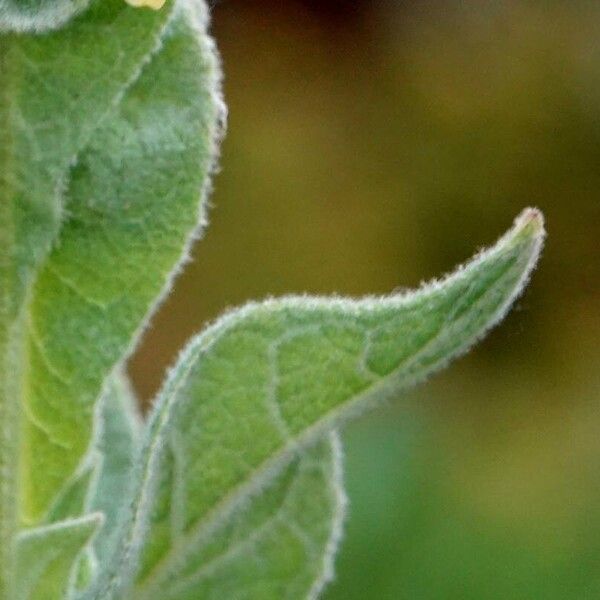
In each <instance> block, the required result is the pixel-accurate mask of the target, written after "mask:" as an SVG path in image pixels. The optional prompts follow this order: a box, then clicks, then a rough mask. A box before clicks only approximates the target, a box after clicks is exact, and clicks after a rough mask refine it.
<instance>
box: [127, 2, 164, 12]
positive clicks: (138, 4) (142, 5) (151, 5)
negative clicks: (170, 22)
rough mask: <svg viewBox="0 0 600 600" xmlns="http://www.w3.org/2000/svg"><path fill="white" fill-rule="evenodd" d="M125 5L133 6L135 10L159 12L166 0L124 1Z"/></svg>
mask: <svg viewBox="0 0 600 600" xmlns="http://www.w3.org/2000/svg"><path fill="white" fill-rule="evenodd" d="M125 2H127V4H130V5H131V6H135V7H136V8H151V9H152V10H159V9H161V8H162V7H163V6H164V5H165V2H166V0H125Z"/></svg>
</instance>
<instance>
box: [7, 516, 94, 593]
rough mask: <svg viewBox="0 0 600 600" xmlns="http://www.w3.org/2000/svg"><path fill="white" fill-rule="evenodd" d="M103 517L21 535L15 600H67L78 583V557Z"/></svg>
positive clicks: (18, 549) (83, 518)
mask: <svg viewBox="0 0 600 600" xmlns="http://www.w3.org/2000/svg"><path fill="white" fill-rule="evenodd" d="M101 522H102V515H99V514H92V515H87V516H86V517H82V518H80V519H72V520H68V521H60V522H58V523H54V524H52V525H47V526H43V527H37V528H35V529H30V530H27V531H24V532H21V533H20V534H19V536H18V537H17V540H16V546H17V548H16V562H17V565H16V569H15V587H14V593H13V595H11V598H12V599H13V600H64V599H65V598H68V597H69V595H68V594H69V590H70V589H72V587H73V586H74V584H75V579H74V578H75V569H74V566H75V564H76V560H77V557H78V556H79V555H80V553H81V551H82V550H83V549H84V548H85V546H86V544H87V543H88V542H89V541H90V539H91V537H92V535H93V534H94V532H95V531H96V530H97V529H98V527H99V525H100V523H101Z"/></svg>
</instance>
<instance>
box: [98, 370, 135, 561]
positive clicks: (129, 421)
mask: <svg viewBox="0 0 600 600" xmlns="http://www.w3.org/2000/svg"><path fill="white" fill-rule="evenodd" d="M96 423H97V426H98V429H99V431H98V432H97V434H96V437H97V439H96V442H95V444H94V446H95V449H96V451H97V452H98V454H99V456H100V468H99V472H98V476H97V479H96V482H95V485H94V487H93V489H92V498H91V500H90V502H89V505H88V508H89V510H91V511H94V512H101V513H102V514H103V515H104V524H103V526H102V528H101V529H100V531H99V532H98V535H96V537H95V538H94V549H95V551H96V556H97V558H98V562H100V563H103V562H105V559H106V558H107V557H108V556H109V554H110V550H111V548H112V546H113V540H114V538H115V534H116V533H118V531H117V526H118V524H119V522H120V521H121V517H122V511H123V510H124V508H125V503H126V500H127V499H128V498H130V497H131V494H130V492H131V489H130V488H131V485H132V467H133V460H134V457H135V455H136V453H137V451H138V450H139V440H140V434H141V428H142V421H141V418H140V415H139V414H138V411H137V407H136V402H135V398H134V396H133V392H132V390H131V388H130V386H129V382H128V381H127V380H126V378H125V376H124V375H120V376H117V377H113V378H111V380H110V381H109V385H108V386H107V389H106V392H105V393H104V396H103V398H102V400H101V402H100V406H99V418H98V419H97V421H96Z"/></svg>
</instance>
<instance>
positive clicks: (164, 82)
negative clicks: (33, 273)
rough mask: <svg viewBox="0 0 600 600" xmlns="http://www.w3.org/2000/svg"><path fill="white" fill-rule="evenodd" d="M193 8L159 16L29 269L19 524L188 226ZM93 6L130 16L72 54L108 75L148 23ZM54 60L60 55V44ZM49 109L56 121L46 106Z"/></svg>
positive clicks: (40, 503)
mask: <svg viewBox="0 0 600 600" xmlns="http://www.w3.org/2000/svg"><path fill="white" fill-rule="evenodd" d="M108 4H111V2H109V3H108ZM123 6H125V5H123ZM202 7H203V5H198V4H196V3H193V2H187V0H184V1H182V2H179V3H178V4H177V5H176V6H175V7H174V8H173V9H172V12H173V16H172V17H171V20H170V21H169V23H168V25H167V27H166V29H165V30H164V31H163V32H162V33H161V35H162V37H161V47H160V51H159V52H155V53H154V54H153V55H152V59H151V60H150V62H149V63H147V64H144V65H143V69H142V70H141V73H138V74H137V75H138V76H137V79H136V80H135V82H134V83H133V84H131V86H130V87H127V89H126V90H125V91H124V92H123V94H122V96H121V97H120V98H119V102H118V103H117V104H114V105H111V106H110V110H108V108H107V110H108V114H106V115H105V116H104V118H103V119H102V120H101V122H99V123H97V124H96V126H95V129H94V131H93V135H90V137H89V139H87V140H86V141H85V145H84V146H83V147H82V148H81V150H80V152H79V155H78V158H77V161H76V163H75V164H73V165H72V166H71V168H70V173H69V178H68V185H67V186H66V188H65V189H64V193H63V197H64V213H65V218H64V219H63V221H62V223H61V228H60V233H59V237H58V240H57V242H56V244H55V246H54V247H53V248H52V251H51V252H50V254H49V255H48V256H47V258H45V260H44V261H42V263H41V265H40V268H39V272H38V274H37V277H36V279H35V282H34V285H33V289H32V291H31V294H30V298H31V299H30V303H29V307H28V309H29V310H28V314H27V336H26V353H27V358H28V368H27V377H26V379H25V383H24V390H23V404H24V416H25V422H24V426H23V435H22V441H21V452H20V456H21V475H22V489H21V508H22V518H23V520H24V521H25V522H26V523H28V522H38V521H39V520H42V519H47V518H48V514H49V513H48V510H49V508H50V507H51V506H52V505H53V503H54V502H55V501H56V498H57V495H58V494H60V492H61V489H62V488H63V486H64V485H65V483H66V482H67V481H68V479H69V478H70V477H71V476H72V475H73V473H74V472H75V471H76V470H77V469H78V467H79V465H80V463H81V461H82V459H83V457H84V455H85V452H86V450H87V449H88V447H89V445H90V441H91V437H92V421H93V413H94V404H95V402H96V400H97V398H98V397H99V395H100V393H101V390H102V386H103V384H104V382H105V380H106V377H107V375H108V374H109V373H110V372H111V370H112V369H114V368H115V365H117V364H118V363H119V362H120V361H122V360H123V358H124V357H125V356H126V354H127V353H128V352H129V350H130V349H131V348H132V346H133V344H134V343H135V340H136V338H137V335H138V333H139V331H140V328H141V327H142V325H143V323H144V322H145V319H146V318H147V316H148V314H149V312H150V311H151V310H152V309H153V307H154V306H155V302H156V298H157V296H160V295H161V292H164V291H165V290H166V289H167V288H168V286H169V281H170V277H171V274H172V271H173V268H174V267H175V266H176V265H177V264H178V262H179V261H180V260H181V258H182V256H184V255H185V252H186V249H187V245H188V244H189V242H190V239H191V236H192V234H193V233H194V232H195V231H196V229H197V226H198V222H199V220H201V212H199V206H200V198H201V196H203V190H204V189H205V188H206V185H207V178H208V173H209V172H210V170H211V168H212V162H213V159H214V153H215V140H216V137H217V135H218V130H219V119H220V111H221V108H220V99H219V96H218V78H219V75H218V68H217V64H216V59H215V56H214V51H213V47H212V43H211V41H210V40H209V39H208V37H207V35H206V33H205V27H206V15H205V14H204V11H203V9H202ZM90 10H92V9H90ZM105 10H106V11H107V12H106V13H105V12H104V11H105ZM111 10H112V12H110V11H111ZM95 11H96V12H97V13H99V14H101V15H102V17H103V19H109V20H110V23H112V22H113V21H116V22H119V19H120V14H121V12H127V13H128V14H129V13H130V12H132V13H134V14H135V15H137V16H138V18H140V19H141V21H140V23H136V24H135V25H132V26H131V28H130V29H126V28H124V29H120V30H118V31H114V32H113V30H112V28H109V29H108V30H107V29H106V28H104V27H100V31H97V30H96V29H95V28H93V32H94V35H92V36H91V37H90V39H89V41H88V42H87V44H88V45H87V46H85V47H84V48H82V49H81V50H82V52H84V56H86V57H87V56H90V55H92V54H94V59H93V60H92V64H93V62H94V61H95V60H101V61H102V64H105V65H110V64H111V63H112V64H114V63H116V66H114V68H116V69H117V70H118V66H119V63H120V61H121V60H129V51H130V46H131V44H133V43H134V41H135V42H139V41H140V40H139V39H138V36H141V35H144V36H148V37H151V33H152V31H151V30H149V29H148V28H149V23H153V21H148V19H149V18H150V17H147V16H145V15H147V13H148V11H139V10H138V11H136V10H135V9H133V8H131V7H125V8H124V9H123V10H121V9H120V8H119V9H118V10H115V9H114V6H111V7H104V5H102V6H100V5H98V6H96V8H95ZM168 12H169V11H167V14H168ZM86 15H87V13H86ZM90 18H91V17H90ZM97 18H100V17H99V16H98V17H97ZM113 33H114V35H115V39H114V40H113V42H112V43H113V44H114V45H116V46H117V48H119V45H120V44H124V45H123V46H122V47H120V48H119V50H118V52H119V53H118V54H117V55H116V56H114V57H112V58H111V57H110V56H102V55H101V56H100V57H97V56H95V55H96V54H97V53H101V52H102V46H100V47H99V48H98V47H96V46H95V42H96V41H98V40H99V39H100V37H101V35H102V36H106V35H111V34H113ZM57 35H58V34H57ZM102 39H104V38H102ZM63 42H65V40H63ZM153 43H154V44H156V40H155V41H154V42H153ZM145 44H146V45H147V42H145ZM71 53H74V50H71V51H70V52H69V53H68V54H69V55H70V54H71ZM120 53H124V56H123V57H122V58H119V57H120ZM60 56H61V60H64V56H65V50H64V48H63V50H62V52H61V54H60ZM143 56H144V60H145V59H146V58H147V54H144V55H143ZM139 58H140V56H138V64H137V66H136V68H137V69H140V68H141V67H142V65H140V64H139ZM38 62H39V61H38ZM73 68H76V66H73ZM82 77H83V73H82ZM106 77H107V78H108V77H111V75H110V72H107V73H106ZM76 83H77V86H78V88H80V87H81V86H82V83H81V80H79V81H77V82H76ZM69 85H71V86H74V85H75V82H73V81H70V83H69ZM101 85H102V80H100V81H98V80H95V79H92V80H91V82H90V84H89V86H91V88H92V89H93V90H96V89H97V87H98V86H101ZM111 85H112V84H111ZM84 89H85V88H84ZM105 95H106V94H105ZM112 97H114V94H113V96H111V98H112ZM52 109H54V110H55V111H56V112H57V113H59V114H61V113H60V111H59V107H58V106H51V107H49V108H48V109H47V110H49V111H50V110H52ZM86 110H88V109H87V108H86ZM63 112H64V111H63ZM80 130H81V127H80V128H79V129H78V138H79V137H81V131H80ZM59 141H60V140H59ZM54 143H58V142H57V140H56V139H54ZM59 147H60V144H59Z"/></svg>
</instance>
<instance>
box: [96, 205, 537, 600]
mask: <svg viewBox="0 0 600 600" xmlns="http://www.w3.org/2000/svg"><path fill="white" fill-rule="evenodd" d="M542 239H543V223H542V217H541V215H540V213H538V212H537V211H535V210H532V209H529V210H527V211H525V212H524V213H523V214H522V215H521V216H520V217H519V218H518V219H517V221H516V223H515V226H514V227H513V229H512V230H510V231H509V232H508V233H507V234H506V235H505V236H504V237H503V238H502V239H500V241H499V242H498V243H497V244H496V245H495V246H494V247H493V248H491V249H490V250H488V251H487V252H484V253H482V254H480V255H478V256H477V257H476V258H475V259H473V260H472V261H471V262H470V263H469V264H467V265H466V266H465V267H462V268H460V269H458V270H457V271H456V272H455V273H454V274H452V275H450V276H449V277H447V278H446V279H444V280H443V281H441V282H434V283H431V284H429V285H425V286H423V287H422V288H421V289H420V290H419V291H417V292H414V293H410V294H398V295H392V296H389V297H383V298H367V299H364V300H358V301H352V300H344V299H339V298H337V299H336V298H334V299H327V298H325V299H318V298H305V297H300V298H283V299H281V300H269V301H266V302H263V303H254V304H249V305H248V306H246V307H245V308H242V309H241V310H238V311H234V312H233V313H231V314H229V315H227V316H225V317H224V318H222V319H221V320H219V321H218V322H217V323H215V324H214V325H213V326H212V327H210V328H208V329H207V330H206V331H205V332H204V333H203V334H201V335H200V336H198V337H197V338H196V339H195V340H193V341H192V342H191V344H190V345H189V346H188V348H187V349H186V350H185V352H184V353H183V355H182V356H181V358H180V360H179V362H178V363H177V365H176V366H175V368H174V369H173V371H172V372H171V374H170V377H169V379H168V381H167V383H166V384H165V387H164V389H163V391H162V392H161V394H160V395H159V398H158V401H157V404H156V406H155V408H154V410H153V413H152V418H151V421H150V423H149V426H148V433H147V438H146V442H145V448H144V450H143V453H142V460H141V463H140V465H139V473H138V475H137V477H138V480H139V483H138V486H139V491H138V496H137V498H136V500H135V501H134V503H133V504H132V505H133V506H134V507H135V508H134V510H133V513H132V515H131V517H130V523H129V524H127V525H126V526H124V527H123V540H122V542H121V545H120V551H119V552H118V553H117V555H116V557H115V560H114V562H113V565H112V569H111V571H110V572H109V573H108V575H107V574H105V575H104V581H105V585H104V587H103V588H100V589H101V591H102V594H105V595H98V596H97V597H99V598H100V597H102V598H108V597H115V596H118V593H120V591H122V590H123V589H127V588H126V586H127V581H128V578H129V576H130V575H129V573H130V572H131V571H132V570H134V569H135V568H136V561H137V554H138V552H139V549H140V547H141V546H142V544H143V543H144V540H145V539H146V540H147V541H146V544H147V550H146V551H145V553H144V556H143V559H142V572H141V576H140V580H139V581H138V586H139V588H138V593H139V595H141V596H142V597H144V596H148V595H149V594H150V591H151V592H152V593H154V594H157V593H158V594H159V595H158V596H155V597H161V594H163V593H165V594H166V593H169V590H170V589H172V586H175V585H176V583H177V582H178V581H181V580H182V579H185V575H186V574H188V573H189V572H190V571H191V570H193V569H194V568H198V567H200V566H201V565H199V564H198V561H197V555H198V552H199V551H200V549H201V547H202V544H204V543H205V540H207V539H208V538H209V537H210V536H211V535H212V532H213V531H214V530H215V529H216V528H218V527H220V526H221V524H222V523H224V522H227V520H228V519H229V518H230V515H231V514H233V513H235V512H236V511H237V510H238V509H239V508H240V507H242V506H244V505H245V504H246V503H247V502H248V501H249V499H250V498H252V497H254V496H255V495H256V494H259V493H260V491H261V490H262V489H263V488H264V487H265V485H267V482H268V481H270V480H271V479H272V478H273V477H274V476H275V475H276V474H277V473H278V472H279V471H281V469H282V468H284V467H285V466H286V465H288V464H289V463H290V462H291V461H292V460H293V459H294V457H295V456H297V453H298V452H299V451H301V449H302V448H306V447H307V446H309V445H311V444H313V443H314V442H315V441H316V440H318V439H319V438H320V437H321V436H322V435H324V434H325V433H326V432H327V431H329V430H331V429H332V428H335V427H337V426H338V425H339V424H340V423H341V422H343V421H344V420H346V419H347V418H349V417H350V416H352V415H354V414H356V413H358V412H360V411H362V410H364V409H366V408H368V407H370V406H373V405H376V404H379V403H381V402H383V401H385V400H387V399H392V398H394V397H396V396H398V395H399V394H400V392H402V391H403V390H405V389H406V388H408V387H410V386H412V385H414V384H416V383H418V382H420V381H422V380H424V379H425V378H426V377H427V376H428V375H430V374H431V373H433V372H434V371H436V370H438V369H439V368H441V367H443V366H444V365H445V364H446V363H447V362H448V361H449V360H450V359H451V358H452V357H455V356H458V355H460V354H463V353H464V352H465V351H466V350H467V349H468V348H469V347H470V346H471V345H472V344H473V343H474V342H475V341H477V340H478V339H479V338H480V337H481V336H482V335H483V334H484V333H485V332H486V331H487V330H488V329H489V328H490V327H491V326H493V325H494V324H495V323H497V322H498V321H499V320H500V319H501V318H502V317H503V316H504V314H505V313H506V311H507V310H508V308H509V306H510V304H511V303H512V301H513V300H514V298H515V297H516V296H517V295H518V294H519V293H520V291H521V290H522V288H523V286H524V284H525V283H526V281H527V278H528V277H529V274H530V272H531V270H532V268H533V267H534V265H535V263H536V261H537V258H538V255H539V252H540V247H541V244H542ZM170 454H171V455H172V456H171V457H170V458H169V455H170ZM169 461H170V462H171V464H172V466H171V467H170V468H171V469H172V473H173V476H172V477H168V476H167V475H168V473H169V471H165V469H164V464H165V462H166V463H167V464H169ZM177 474H179V475H177ZM165 486H167V487H169V488H170V490H171V501H170V503H168V504H167V505H166V507H165V508H166V509H167V511H168V515H167V516H165V514H164V509H162V510H157V509H156V507H155V506H154V505H153V503H152V497H153V494H154V491H155V490H156V489H158V490H160V491H161V492H163V493H164V490H163V488H164V487H165ZM166 519H175V522H176V523H177V526H176V532H177V535H171V536H169V535H164V533H163V532H162V530H163V529H164V523H165V521H166ZM148 521H150V522H149V523H148ZM107 582H108V583H107ZM159 592H160V593H159ZM199 597H202V596H199ZM206 597H211V596H210V595H207V596H206Z"/></svg>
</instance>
